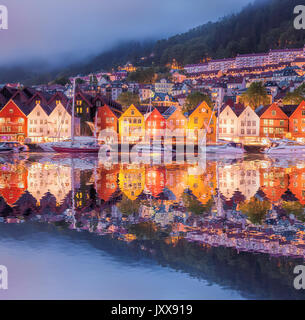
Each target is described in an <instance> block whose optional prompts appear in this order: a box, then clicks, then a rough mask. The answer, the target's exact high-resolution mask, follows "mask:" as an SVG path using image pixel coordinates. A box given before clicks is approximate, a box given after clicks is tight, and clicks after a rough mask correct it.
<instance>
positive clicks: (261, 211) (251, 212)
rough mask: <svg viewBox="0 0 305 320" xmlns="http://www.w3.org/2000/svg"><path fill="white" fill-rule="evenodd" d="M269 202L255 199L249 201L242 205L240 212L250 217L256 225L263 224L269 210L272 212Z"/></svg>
mask: <svg viewBox="0 0 305 320" xmlns="http://www.w3.org/2000/svg"><path fill="white" fill-rule="evenodd" d="M270 207H271V205H270V203H269V202H268V201H260V200H259V199H257V198H255V197H253V198H251V199H250V200H249V201H245V202H243V203H241V204H240V207H239V209H240V211H241V212H242V213H243V214H245V215H247V216H248V217H249V220H250V221H251V222H252V223H254V224H261V223H262V221H263V219H264V218H265V216H266V214H267V213H268V210H270Z"/></svg>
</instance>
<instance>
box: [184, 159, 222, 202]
mask: <svg viewBox="0 0 305 320" xmlns="http://www.w3.org/2000/svg"><path fill="white" fill-rule="evenodd" d="M187 181H188V182H187V184H188V187H189V189H190V190H191V191H192V193H193V195H194V196H195V197H196V198H197V199H198V200H199V201H200V202H201V203H202V204H204V205H205V204H207V203H208V201H209V200H210V199H211V198H212V195H214V194H215V188H216V163H215V162H213V163H210V162H208V163H207V166H206V170H205V171H204V170H203V169H202V168H201V167H189V168H188V180H187Z"/></svg>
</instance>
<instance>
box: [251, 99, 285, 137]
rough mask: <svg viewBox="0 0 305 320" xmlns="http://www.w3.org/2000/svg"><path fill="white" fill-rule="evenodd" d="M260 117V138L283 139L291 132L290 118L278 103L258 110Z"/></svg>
mask: <svg viewBox="0 0 305 320" xmlns="http://www.w3.org/2000/svg"><path fill="white" fill-rule="evenodd" d="M255 112H256V114H257V115H258V116H259V117H260V137H269V138H279V139H283V138H285V137H286V135H287V133H288V132H289V118H288V116H287V114H286V113H285V112H284V111H283V110H282V109H281V108H280V107H279V105H278V104H277V103H273V104H271V105H270V106H266V107H262V108H258V109H256V111H255Z"/></svg>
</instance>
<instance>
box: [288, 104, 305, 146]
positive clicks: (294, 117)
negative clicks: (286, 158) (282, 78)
mask: <svg viewBox="0 0 305 320" xmlns="http://www.w3.org/2000/svg"><path fill="white" fill-rule="evenodd" d="M283 110H284V112H285V113H286V114H287V115H288V116H289V138H292V139H296V140H298V141H300V142H305V101H302V102H301V103H300V104H299V105H298V106H283Z"/></svg>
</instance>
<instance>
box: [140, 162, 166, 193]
mask: <svg viewBox="0 0 305 320" xmlns="http://www.w3.org/2000/svg"><path fill="white" fill-rule="evenodd" d="M145 184H146V188H147V190H148V191H149V192H150V194H151V195H152V196H153V197H158V195H159V194H160V193H161V192H162V191H163V189H164V188H165V185H166V171H165V168H164V167H149V168H147V169H146V174H145Z"/></svg>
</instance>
